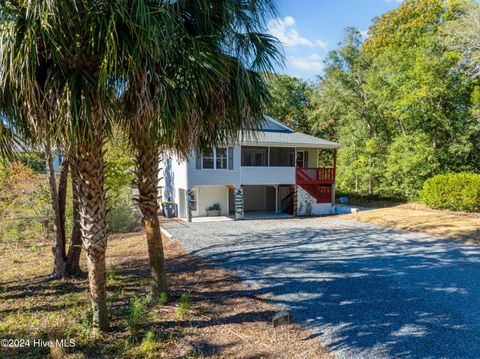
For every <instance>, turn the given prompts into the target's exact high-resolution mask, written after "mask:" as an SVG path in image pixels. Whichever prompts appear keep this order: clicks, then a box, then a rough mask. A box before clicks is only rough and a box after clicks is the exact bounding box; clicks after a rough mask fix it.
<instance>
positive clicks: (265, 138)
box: [241, 130, 343, 148]
mask: <svg viewBox="0 0 480 359" xmlns="http://www.w3.org/2000/svg"><path fill="white" fill-rule="evenodd" d="M241 143H242V145H257V146H258V145H278V146H295V147H314V148H339V147H343V145H341V144H339V143H336V142H332V141H327V140H323V139H321V138H318V137H314V136H310V135H307V134H305V133H301V132H290V131H268V130H266V131H265V130H264V131H262V130H257V131H242V138H241Z"/></svg>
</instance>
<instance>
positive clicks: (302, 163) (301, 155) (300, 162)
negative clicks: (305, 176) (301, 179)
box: [296, 151, 308, 168]
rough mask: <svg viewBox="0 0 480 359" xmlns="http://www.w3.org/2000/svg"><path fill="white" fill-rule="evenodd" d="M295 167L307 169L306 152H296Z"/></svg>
mask: <svg viewBox="0 0 480 359" xmlns="http://www.w3.org/2000/svg"><path fill="white" fill-rule="evenodd" d="M296 163H297V167H302V168H308V151H297V162H296Z"/></svg>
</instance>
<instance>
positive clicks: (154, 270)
mask: <svg viewBox="0 0 480 359" xmlns="http://www.w3.org/2000/svg"><path fill="white" fill-rule="evenodd" d="M136 162H137V172H136V180H137V186H138V192H139V198H138V205H139V207H140V210H141V212H142V215H143V220H142V223H143V227H144V229H145V235H146V237H147V244H148V257H149V261H150V271H151V292H152V301H156V300H157V299H158V297H159V296H160V293H162V292H167V291H168V286H167V276H166V270H165V257H164V253H163V243H162V235H161V231H160V222H159V220H158V212H159V206H158V170H159V151H158V148H157V147H156V146H151V147H149V146H139V148H138V149H137V157H136Z"/></svg>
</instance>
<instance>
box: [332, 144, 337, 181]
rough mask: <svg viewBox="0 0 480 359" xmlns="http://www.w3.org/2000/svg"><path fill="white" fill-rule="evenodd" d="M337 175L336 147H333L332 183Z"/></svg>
mask: <svg viewBox="0 0 480 359" xmlns="http://www.w3.org/2000/svg"><path fill="white" fill-rule="evenodd" d="M336 175H337V149H336V148H334V149H333V183H335V182H336Z"/></svg>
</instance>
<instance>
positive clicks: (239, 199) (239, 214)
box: [233, 188, 245, 220]
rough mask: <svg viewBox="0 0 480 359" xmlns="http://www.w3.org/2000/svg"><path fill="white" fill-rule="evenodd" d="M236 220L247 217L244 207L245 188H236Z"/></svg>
mask: <svg viewBox="0 0 480 359" xmlns="http://www.w3.org/2000/svg"><path fill="white" fill-rule="evenodd" d="M233 191H234V195H235V219H236V220H240V219H243V217H244V216H245V210H244V206H243V188H235V189H234V190H233Z"/></svg>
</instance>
